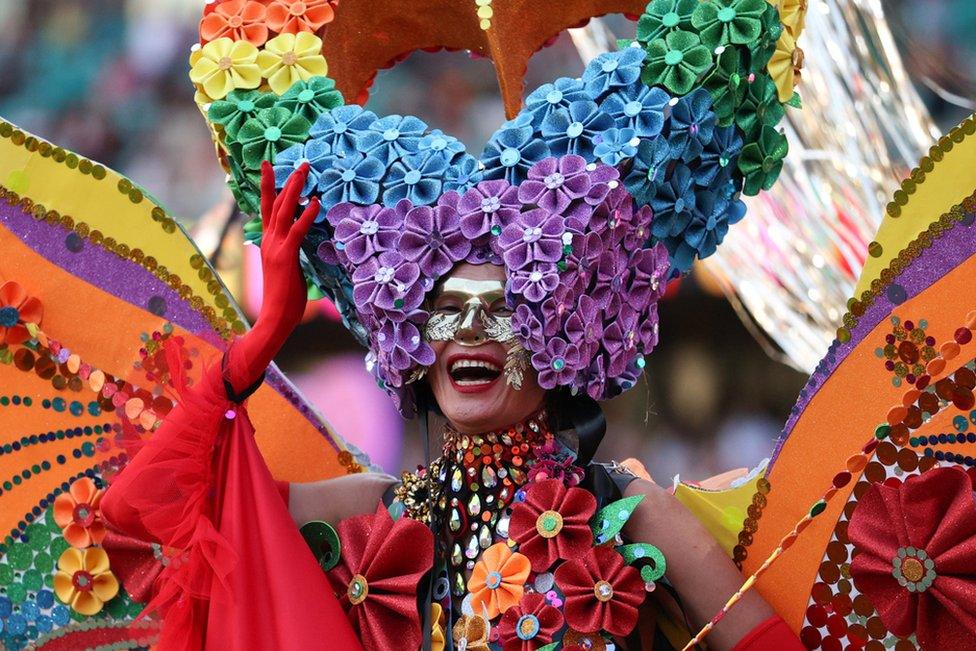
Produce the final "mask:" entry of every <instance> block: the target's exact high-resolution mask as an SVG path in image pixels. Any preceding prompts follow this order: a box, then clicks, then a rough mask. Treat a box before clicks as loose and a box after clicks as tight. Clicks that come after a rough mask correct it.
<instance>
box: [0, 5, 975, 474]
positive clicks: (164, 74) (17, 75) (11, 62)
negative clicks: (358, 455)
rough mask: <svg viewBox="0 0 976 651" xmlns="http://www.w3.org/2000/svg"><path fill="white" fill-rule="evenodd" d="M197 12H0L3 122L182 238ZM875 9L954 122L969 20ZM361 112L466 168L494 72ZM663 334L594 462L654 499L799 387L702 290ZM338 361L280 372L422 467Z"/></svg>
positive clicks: (436, 67)
mask: <svg viewBox="0 0 976 651" xmlns="http://www.w3.org/2000/svg"><path fill="white" fill-rule="evenodd" d="M202 4H203V0H2V1H0V31H2V33H3V34H4V38H3V39H0V70H2V71H3V72H2V74H0V117H3V118H4V119H6V120H9V121H12V122H14V123H16V124H18V125H19V126H21V127H23V128H24V129H27V130H29V131H31V132H33V133H36V134H38V135H40V136H42V137H44V138H46V139H48V140H51V141H53V142H56V143H58V144H59V145H61V146H63V147H66V148H69V149H72V150H74V151H77V152H79V153H81V154H83V155H85V156H87V157H89V158H93V159H96V160H99V161H101V162H103V163H105V164H107V165H109V166H111V167H113V168H115V169H117V170H119V171H120V172H122V173H123V174H125V175H127V176H129V177H130V178H132V179H133V180H135V181H136V182H137V183H139V184H140V185H142V186H143V187H145V188H147V189H148V190H149V191H150V192H152V193H153V194H154V195H155V196H156V198H157V199H158V200H159V201H161V202H162V203H163V204H164V205H166V206H167V207H168V208H169V210H170V211H171V212H172V213H174V214H176V215H179V216H181V218H182V220H183V222H184V223H185V224H187V225H192V224H193V223H194V221H195V220H196V218H197V217H198V216H200V215H202V214H204V213H205V212H207V211H208V210H210V209H212V208H213V207H214V206H217V205H219V204H221V203H222V202H228V201H229V193H228V192H227V191H226V189H225V186H224V178H223V174H222V172H221V171H220V169H219V166H218V165H217V163H216V160H215V158H214V156H213V148H212V144H211V142H210V139H209V136H208V134H207V130H206V128H205V126H204V121H203V119H202V118H201V116H200V115H199V113H198V111H197V109H196V107H195V105H194V103H193V99H192V88H191V85H190V83H189V81H188V79H187V76H186V75H187V69H188V66H187V56H188V54H189V45H190V44H191V43H193V42H195V41H196V39H197V36H196V29H197V24H196V23H197V20H198V19H199V16H200V15H201V9H202ZM885 9H886V10H887V11H888V12H889V19H890V22H891V26H892V31H893V32H894V33H895V35H896V39H897V40H898V41H899V45H900V46H901V48H902V51H903V52H904V53H905V57H906V65H907V66H908V68H909V72H910V74H911V75H912V78H913V79H914V80H915V81H916V82H917V84H918V86H919V90H920V92H921V93H922V94H923V97H924V98H925V100H926V102H927V103H928V104H929V106H930V110H931V111H932V113H933V116H934V117H935V119H936V121H937V122H938V123H939V125H940V127H943V128H946V127H948V126H951V125H952V124H954V123H955V122H957V121H958V120H960V119H962V118H963V117H965V115H967V114H968V113H969V112H971V111H972V110H973V106H971V105H967V104H966V102H967V101H969V98H972V97H973V96H974V93H973V92H972V90H973V87H974V84H973V79H974V77H976V42H974V41H973V40H972V39H971V38H970V35H971V34H972V33H973V30H974V28H976V3H973V2H972V1H971V0H914V1H912V2H907V1H906V0H897V1H894V0H893V1H891V2H886V3H885ZM611 25H612V27H613V28H614V30H615V31H616V33H617V34H618V35H621V36H627V35H629V34H630V33H632V30H633V26H632V25H629V24H627V23H626V21H624V20H623V19H622V18H620V17H617V18H615V19H613V20H611ZM908 26H911V27H910V28H909V27H908ZM801 45H802V43H801ZM579 66H580V64H579V58H578V55H577V53H576V50H575V48H574V46H573V43H572V41H571V39H570V38H569V37H568V36H566V35H563V36H562V37H560V38H559V39H558V40H557V41H556V42H555V44H554V45H553V46H551V47H549V48H547V49H545V50H543V51H542V52H540V53H539V54H537V55H536V56H535V57H534V58H533V59H532V61H531V63H530V66H529V71H528V77H527V80H526V82H527V86H528V87H529V88H532V87H534V86H536V85H538V84H540V83H543V82H545V81H546V80H549V79H552V78H554V77H557V76H559V75H564V74H570V73H572V72H573V71H574V70H578V69H579ZM801 90H802V88H801ZM368 106H369V108H372V109H373V110H375V111H376V112H378V113H392V112H396V113H401V114H406V113H412V114H414V115H418V116H420V117H421V118H423V119H425V120H427V121H428V122H429V123H431V124H436V125H437V126H438V127H440V128H442V129H444V130H445V131H447V132H450V133H453V134H455V135H456V136H457V137H459V138H460V139H461V140H462V141H464V142H466V143H467V144H468V147H469V150H470V151H473V152H477V151H479V150H480V147H481V145H482V144H483V143H484V142H485V141H486V140H487V139H488V137H489V135H490V133H491V132H492V131H493V130H494V128H495V127H496V126H497V125H498V124H499V123H500V122H501V121H502V120H503V114H502V108H501V103H500V100H499V96H498V92H497V88H496V85H495V80H494V74H493V71H492V68H491V64H490V63H489V62H488V61H486V60H476V59H471V58H470V57H468V56H466V55H465V54H463V53H436V54H430V53H419V54H415V55H413V56H411V57H410V58H409V59H407V60H406V61H405V62H403V63H401V64H399V65H398V66H397V67H396V68H394V69H392V70H386V71H382V72H381V73H380V75H379V77H378V79H377V81H376V84H375V86H374V93H373V95H372V97H371V98H370V102H369V104H368ZM661 322H662V332H661V341H662V343H661V345H660V346H659V348H658V349H657V350H656V351H655V352H654V354H653V356H652V357H651V358H650V360H649V361H650V363H649V365H648V373H647V374H646V376H645V380H642V381H641V383H640V384H639V385H638V386H637V388H636V389H634V390H633V391H630V392H629V393H627V394H625V395H624V396H623V397H621V398H618V399H616V400H614V401H611V402H609V403H608V404H607V405H606V409H607V413H608V420H609V424H610V425H609V430H610V431H609V435H608V437H607V439H606V441H605V444H604V447H603V448H602V450H601V456H603V457H606V458H618V459H619V458H623V457H627V456H635V457H637V458H639V459H641V460H642V461H643V462H644V463H645V464H646V465H647V467H648V469H649V470H650V472H651V474H652V475H653V476H654V477H655V478H656V479H657V480H658V481H659V482H662V483H669V482H670V480H671V478H672V477H673V476H674V475H676V474H680V475H681V476H682V477H683V478H686V479H695V478H702V477H705V476H708V475H711V474H715V473H718V472H721V471H723V470H726V469H729V468H735V467H742V466H752V465H754V464H755V463H757V462H758V461H759V460H761V459H762V458H764V457H766V456H768V455H769V454H770V452H771V451H772V446H773V442H774V440H775V438H776V437H777V436H778V434H779V430H780V427H781V424H782V423H783V421H784V420H785V418H786V415H787V414H788V412H789V409H790V407H791V406H792V404H793V402H794V400H795V398H796V395H797V392H798V391H799V389H800V387H801V386H802V384H803V381H804V379H805V378H804V376H803V375H802V374H800V373H798V372H796V371H793V370H791V369H790V368H788V367H787V366H785V365H783V364H781V363H779V362H777V361H774V360H773V359H772V358H771V357H770V356H769V355H768V354H767V352H766V351H764V349H763V348H762V347H761V346H760V345H759V344H758V343H756V341H755V340H754V339H753V337H752V335H751V334H750V332H749V331H748V330H747V329H746V328H745V327H744V326H743V325H742V323H741V321H740V319H739V317H738V316H737V315H736V313H735V312H734V310H733V309H732V307H731V306H730V305H729V304H728V302H727V301H725V299H724V298H723V297H722V296H721V294H720V292H718V291H717V290H715V289H714V284H713V283H711V282H710V281H709V279H708V278H707V277H705V276H703V275H700V274H696V275H693V276H692V277H691V278H689V279H686V280H685V281H683V282H682V284H681V286H680V287H679V288H678V290H677V291H676V292H675V293H674V294H673V295H672V296H670V297H669V298H668V299H667V301H666V303H665V304H664V305H663V306H662V320H661ZM353 356H358V357H359V358H361V352H360V351H359V350H358V349H357V347H356V346H355V343H354V342H353V341H352V339H351V337H349V336H348V335H347V334H346V333H345V331H344V330H343V329H342V328H341V326H339V325H338V324H337V323H334V322H330V321H326V320H323V319H318V320H315V321H313V322H310V323H307V324H305V325H303V326H302V327H301V328H300V330H299V331H298V333H296V335H295V336H294V337H292V339H291V341H290V342H289V344H288V346H287V347H286V349H285V350H284V351H283V352H282V355H281V357H280V359H279V363H280V365H281V366H282V368H283V369H284V370H285V371H286V372H288V373H289V375H291V376H293V377H294V378H296V381H297V382H298V384H299V386H300V387H301V388H302V389H303V390H304V391H305V392H306V394H307V395H309V397H310V398H311V399H312V400H313V401H314V402H316V403H317V405H318V406H319V408H320V409H321V410H322V412H323V413H324V415H325V416H326V418H327V419H329V420H330V421H331V422H333V424H334V425H335V426H336V428H337V429H338V430H339V431H340V432H341V433H343V434H344V435H346V436H347V437H348V438H350V439H351V440H353V441H354V442H357V443H359V444H360V446H361V447H363V448H364V449H366V451H367V452H370V453H371V454H372V455H373V456H374V458H375V459H376V461H377V462H378V463H379V464H380V465H382V466H383V467H384V468H385V469H387V470H390V471H397V470H399V469H402V468H405V467H409V466H412V465H414V464H416V463H418V462H421V461H422V460H423V457H424V454H423V450H422V448H421V445H420V442H419V441H418V440H417V437H416V435H415V434H414V427H413V426H412V425H411V424H409V423H407V424H404V423H403V422H402V421H400V420H399V419H398V418H397V417H396V416H395V415H394V414H393V413H392V407H389V405H388V404H387V402H386V398H385V397H384V396H383V394H382V393H381V392H380V391H378V390H376V389H375V388H373V387H371V386H370V382H369V380H368V378H367V376H366V374H365V371H363V370H362V367H361V365H360V364H359V362H358V359H356V358H355V357H353ZM351 360H352V361H351ZM350 396H351V397H352V399H353V400H354V401H355V402H356V404H358V405H360V406H361V408H360V409H357V410H344V412H342V413H340V411H339V410H337V409H336V405H339V404H349V402H348V401H349V398H350Z"/></svg>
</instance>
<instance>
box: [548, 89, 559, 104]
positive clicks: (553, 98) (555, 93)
mask: <svg viewBox="0 0 976 651" xmlns="http://www.w3.org/2000/svg"><path fill="white" fill-rule="evenodd" d="M546 101H547V102H549V103H550V104H558V103H559V102H561V101H563V91H561V90H550V91H549V92H548V93H546Z"/></svg>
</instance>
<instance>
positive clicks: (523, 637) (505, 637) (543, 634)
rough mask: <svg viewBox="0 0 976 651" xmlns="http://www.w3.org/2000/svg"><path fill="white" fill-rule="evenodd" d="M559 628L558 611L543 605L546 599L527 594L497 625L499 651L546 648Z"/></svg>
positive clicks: (533, 593) (529, 650) (559, 616)
mask: <svg viewBox="0 0 976 651" xmlns="http://www.w3.org/2000/svg"><path fill="white" fill-rule="evenodd" d="M562 625H563V615H562V613H560V612H559V609H558V608H554V607H553V606H550V605H549V604H548V603H546V598H545V596H543V595H541V594H539V593H538V592H530V593H528V594H526V595H525V596H523V597H522V600H521V601H520V602H519V603H518V605H516V606H512V607H511V608H509V609H508V610H506V611H505V614H504V615H502V618H501V620H500V621H499V622H498V636H499V640H500V641H501V643H502V651H532V649H538V648H539V647H541V646H545V645H547V644H549V643H550V642H552V636H553V635H555V633H556V631H558V630H559V629H560V628H561V627H562Z"/></svg>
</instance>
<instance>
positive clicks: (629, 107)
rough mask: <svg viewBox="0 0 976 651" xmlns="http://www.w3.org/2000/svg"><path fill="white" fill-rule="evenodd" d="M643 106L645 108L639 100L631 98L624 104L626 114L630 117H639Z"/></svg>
mask: <svg viewBox="0 0 976 651" xmlns="http://www.w3.org/2000/svg"><path fill="white" fill-rule="evenodd" d="M642 108H644V105H643V104H641V103H640V102H638V101H637V100H631V101H629V102H627V103H626V104H624V115H626V116H627V117H629V118H634V117H637V116H638V115H639V114H640V112H641V109H642Z"/></svg>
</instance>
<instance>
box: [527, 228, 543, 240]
mask: <svg viewBox="0 0 976 651" xmlns="http://www.w3.org/2000/svg"><path fill="white" fill-rule="evenodd" d="M541 237H542V229H541V228H540V227H538V226H527V227H526V228H525V230H524V231H522V241H523V242H536V241H538V240H539V238H541Z"/></svg>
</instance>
